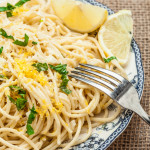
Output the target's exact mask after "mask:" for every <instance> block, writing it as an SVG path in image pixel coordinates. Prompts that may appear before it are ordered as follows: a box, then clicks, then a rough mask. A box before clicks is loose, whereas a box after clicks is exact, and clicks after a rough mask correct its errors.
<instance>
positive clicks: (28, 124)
mask: <svg viewBox="0 0 150 150" xmlns="http://www.w3.org/2000/svg"><path fill="white" fill-rule="evenodd" d="M36 114H37V112H36V111H35V108H34V106H33V107H32V109H30V115H29V118H28V121H27V126H26V129H27V132H26V133H27V134H28V135H32V134H34V130H33V128H32V126H31V124H32V122H33V121H34V119H35V115H36Z"/></svg>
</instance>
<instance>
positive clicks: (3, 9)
mask: <svg viewBox="0 0 150 150" xmlns="http://www.w3.org/2000/svg"><path fill="white" fill-rule="evenodd" d="M13 9H15V7H14V6H13V5H11V4H10V3H7V7H0V12H4V11H9V10H13Z"/></svg>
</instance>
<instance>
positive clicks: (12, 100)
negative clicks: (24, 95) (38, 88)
mask: <svg viewBox="0 0 150 150" xmlns="http://www.w3.org/2000/svg"><path fill="white" fill-rule="evenodd" d="M8 98H9V100H10V101H11V102H12V103H13V104H16V101H15V100H14V99H13V98H12V97H10V96H9V95H8Z"/></svg>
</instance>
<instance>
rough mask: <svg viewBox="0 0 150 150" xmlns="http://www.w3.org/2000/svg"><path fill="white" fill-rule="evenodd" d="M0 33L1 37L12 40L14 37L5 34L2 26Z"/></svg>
mask: <svg viewBox="0 0 150 150" xmlns="http://www.w3.org/2000/svg"><path fill="white" fill-rule="evenodd" d="M0 35H2V36H3V37H5V38H7V39H12V40H14V37H13V36H11V35H7V33H6V31H5V30H4V29H2V28H0Z"/></svg>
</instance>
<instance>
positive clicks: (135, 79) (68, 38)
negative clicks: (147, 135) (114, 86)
mask: <svg viewBox="0 0 150 150" xmlns="http://www.w3.org/2000/svg"><path fill="white" fill-rule="evenodd" d="M61 2H64V3H65V2H67V4H66V5H64V6H63V7H62V5H61V4H60V0H9V1H8V0H1V2H0V149H2V150H32V149H34V150H55V149H63V150H68V149H71V150H104V149H106V148H107V147H108V146H109V145H110V144H111V143H112V142H113V141H114V140H115V139H116V138H117V137H118V136H119V135H120V134H121V133H122V132H123V131H124V130H125V128H126V127H127V126H128V124H129V122H130V120H131V118H132V115H133V113H132V112H131V111H129V110H124V109H122V108H121V107H120V106H119V105H118V104H116V103H115V102H114V101H113V100H112V99H110V98H109V97H108V96H107V95H106V94H104V93H103V92H101V91H99V90H97V89H95V88H93V87H91V86H89V85H86V84H84V83H82V82H80V81H77V80H75V79H73V78H69V77H68V74H69V73H70V72H71V71H72V70H74V68H75V67H77V66H78V64H79V63H87V64H91V65H95V66H99V67H103V68H106V69H109V70H111V71H114V72H117V73H119V74H121V75H122V76H124V77H126V78H128V80H129V81H131V82H132V83H133V85H134V86H135V88H136V89H137V92H138V94H139V97H141V95H142V91H143V84H144V72H143V66H142V60H141V54H140V50H139V47H138V45H137V44H136V42H135V40H134V39H133V38H132V31H131V30H129V31H128V32H125V30H123V31H122V30H119V32H123V33H121V34H122V36H121V37H119V38H121V39H122V37H124V35H128V36H127V38H128V40H126V41H125V42H126V44H124V43H123V44H124V47H125V48H126V51H125V48H124V49H123V50H124V51H125V52H124V53H123V55H124V57H122V56H120V55H121V52H120V51H119V52H118V51H116V49H117V48H118V47H117V46H118V45H119V46H120V45H121V44H122V43H121V44H116V45H117V46H116V47H115V48H114V49H113V48H112V47H113V46H111V48H112V49H111V48H109V46H107V48H106V45H107V44H108V43H109V44H111V43H112V41H111V39H112V36H106V34H108V33H107V32H108V31H109V32H110V31H111V33H112V34H114V32H113V31H112V28H111V30H108V28H109V26H108V24H109V23H108V22H110V23H112V20H113V19H116V18H119V17H120V16H123V18H126V16H128V21H130V22H131V26H132V21H131V18H130V14H131V13H130V12H129V11H121V12H120V14H121V15H120V14H119V13H118V14H117V15H116V16H115V17H112V15H115V14H114V12H113V11H112V10H111V9H109V8H108V7H107V6H105V5H103V4H101V3H99V2H96V1H95V0H80V1H77V2H75V1H74V0H61ZM75 4H76V5H75ZM79 7H80V8H81V9H78V8H79ZM70 8H73V9H70ZM93 8H94V9H93ZM65 9H66V10H67V11H70V13H69V14H68V13H66V12H67V11H65ZM88 9H89V10H91V12H90V13H89V12H88ZM81 10H82V11H84V13H85V12H87V14H88V15H87V16H88V17H87V18H88V19H91V20H90V21H91V22H92V21H93V22H94V21H95V24H94V23H93V22H92V23H93V24H92V23H91V24H90V22H89V24H88V25H87V24H86V23H85V24H86V26H85V24H82V23H81V22H82V21H84V22H87V20H88V19H87V18H86V17H83V16H81V15H80V14H83V12H82V11H81ZM94 11H95V12H96V11H102V12H103V13H102V14H104V15H102V14H100V15H101V16H99V17H101V18H103V19H100V21H99V22H98V21H97V20H96V19H93V17H91V15H92V14H94ZM78 13H79V14H78ZM62 14H63V15H64V14H65V17H63V15H62ZM77 14H78V15H77ZM96 14H98V13H96ZM71 15H72V16H71ZM90 17H91V18H90ZM95 17H96V16H95ZM77 18H80V20H79V19H78V20H77ZM107 18H108V19H107ZM75 19H76V20H75ZM86 19H87V20H86ZM70 20H71V21H70ZM118 20H119V19H118ZM96 21H97V22H96ZM119 21H120V20H119ZM109 25H110V24H109ZM116 26H117V25H116ZM120 26H121V24H120ZM123 28H124V29H125V28H130V27H129V26H128V24H125V25H123ZM115 29H116V28H115ZM104 33H105V34H104ZM112 34H109V35H112ZM115 34H116V32H115ZM103 35H104V36H103ZM116 35H118V36H119V34H116ZM127 38H125V39H127ZM113 39H116V37H114V38H113ZM102 40H103V43H102ZM104 40H105V41H104ZM122 41H123V39H122ZM115 42H116V41H115ZM104 44H105V46H103V45H104ZM112 45H114V44H112ZM125 45H127V46H125ZM110 49H111V50H112V51H111V50H110ZM123 50H122V51H123ZM111 54H113V55H111ZM114 54H115V56H114ZM109 55H110V56H111V57H109ZM125 55H126V58H125Z"/></svg>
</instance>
